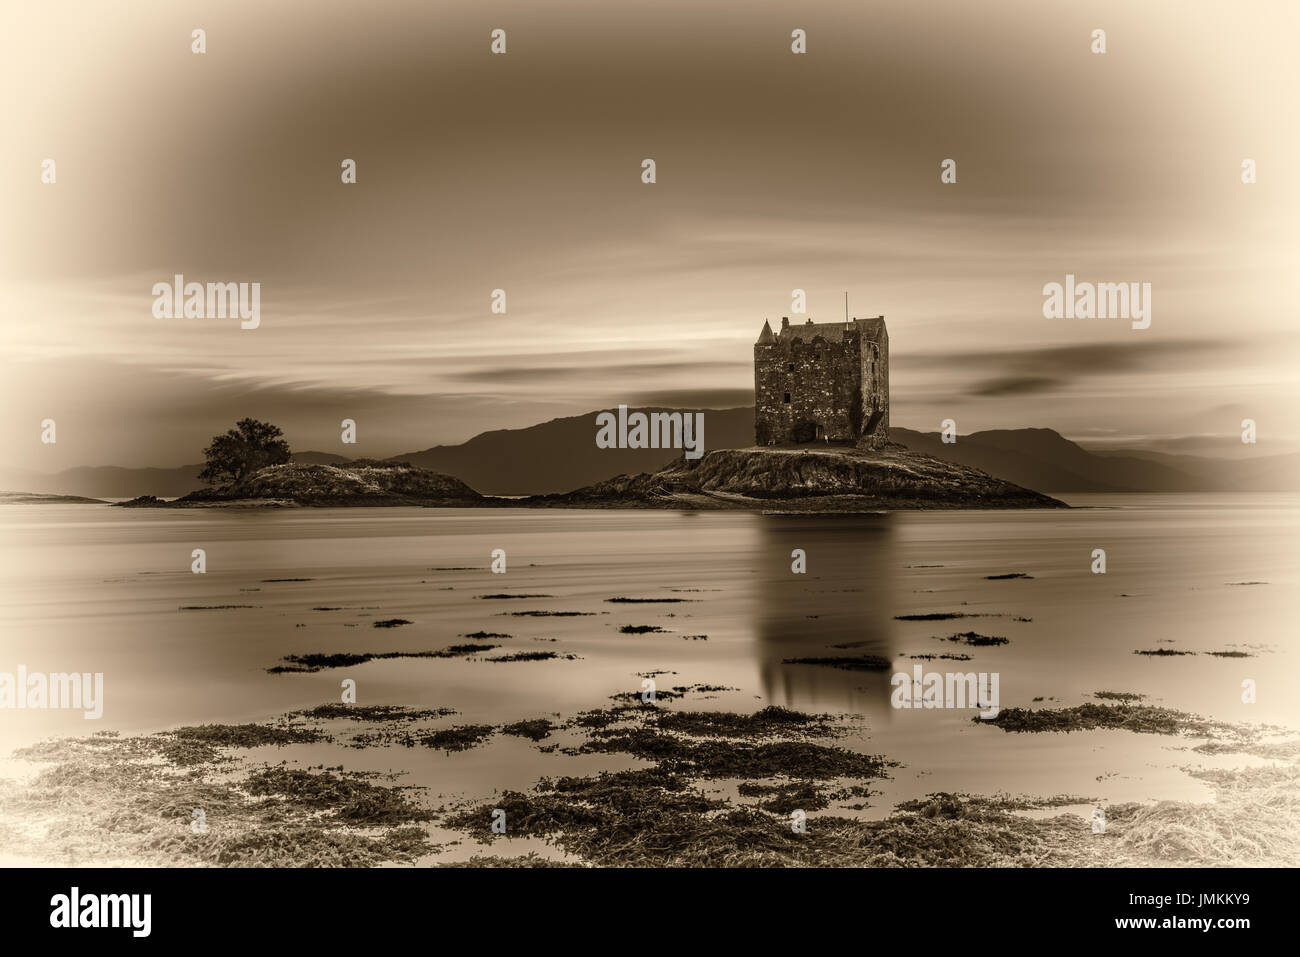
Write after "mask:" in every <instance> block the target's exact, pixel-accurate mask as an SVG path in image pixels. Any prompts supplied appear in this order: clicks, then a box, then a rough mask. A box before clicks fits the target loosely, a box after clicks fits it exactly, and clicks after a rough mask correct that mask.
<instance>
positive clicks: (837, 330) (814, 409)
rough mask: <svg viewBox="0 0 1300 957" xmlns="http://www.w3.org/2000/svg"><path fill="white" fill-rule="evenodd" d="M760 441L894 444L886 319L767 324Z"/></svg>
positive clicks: (757, 405) (761, 350) (758, 368)
mask: <svg viewBox="0 0 1300 957" xmlns="http://www.w3.org/2000/svg"><path fill="white" fill-rule="evenodd" d="M754 441H755V443H756V444H758V445H785V444H789V443H793V442H825V441H830V442H837V443H853V444H854V445H857V446H859V447H860V448H867V449H879V448H882V447H884V445H885V443H886V442H888V441H889V333H888V332H887V331H886V329H885V317H884V316H878V317H876V318H874V319H852V320H849V321H848V322H819V323H814V322H813V321H812V320H811V319H809V320H808V321H807V322H805V323H803V324H801V325H793V326H792V325H790V320H789V319H788V318H783V319H782V320H781V331H780V332H777V333H774V332H773V331H772V327H771V326H770V325H768V323H767V321H766V320H764V321H763V331H762V332H761V333H760V334H759V337H758V341H757V342H756V343H754Z"/></svg>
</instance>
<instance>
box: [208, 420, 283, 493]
mask: <svg viewBox="0 0 1300 957" xmlns="http://www.w3.org/2000/svg"><path fill="white" fill-rule="evenodd" d="M283 435H284V433H283V432H281V431H280V429H279V427H278V426H274V425H271V424H270V423H269V422H259V421H257V420H256V419H240V420H239V421H238V422H236V423H235V427H234V428H233V429H231V430H230V431H229V432H227V433H226V434H225V435H218V436H215V437H214V438H213V439H212V444H211V445H209V446H208V447H207V448H206V449H204V450H203V455H204V457H205V458H206V459H207V464H206V465H205V466H204V468H203V471H202V472H200V473H199V478H200V479H201V480H202V481H204V482H207V483H208V484H209V485H212V484H216V483H218V482H222V481H224V480H226V479H229V480H230V481H232V482H237V481H239V480H240V479H242V478H243V477H244V476H246V475H248V474H250V473H252V472H256V471H257V470H258V469H260V468H265V467H266V466H268V465H282V464H284V463H285V462H287V461H289V455H290V451H289V443H288V442H286V441H285V440H284V439H283V438H281V436H283Z"/></svg>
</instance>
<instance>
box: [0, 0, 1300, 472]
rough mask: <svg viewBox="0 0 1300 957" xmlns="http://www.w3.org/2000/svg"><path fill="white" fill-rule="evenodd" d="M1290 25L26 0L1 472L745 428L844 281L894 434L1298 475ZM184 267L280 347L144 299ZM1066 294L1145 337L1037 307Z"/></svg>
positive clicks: (8, 178) (1072, 6) (951, 2)
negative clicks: (251, 287)
mask: <svg viewBox="0 0 1300 957" xmlns="http://www.w3.org/2000/svg"><path fill="white" fill-rule="evenodd" d="M195 28H202V29H204V30H205V31H206V43H207V52H206V53H203V54H201V55H200V54H195V53H193V52H192V51H191V44H192V42H193V41H192V39H191V31H192V30H194V29H195ZM498 28H499V29H503V30H505V31H506V38H507V39H506V42H507V52H506V53H505V54H504V55H493V54H492V53H491V52H490V43H491V40H490V33H491V31H492V30H493V29H498ZM796 28H797V29H802V30H804V31H806V35H807V53H805V54H794V53H792V52H791V42H792V41H791V32H792V31H793V30H795V29H796ZM1095 29H1104V30H1105V31H1106V47H1107V52H1106V53H1104V54H1096V53H1093V52H1091V47H1092V45H1093V39H1092V32H1093V31H1094V30H1095ZM1297 39H1300V6H1297V5H1296V4H1294V3H1291V2H1287V0H1277V2H1260V0H1244V2H1242V0H1237V2H1146V3H1142V4H1133V3H1126V2H1115V3H1104V2H1098V3H1064V2H1054V0H1033V2H1018V0H1008V2H1000V3H997V4H973V3H969V2H966V0H938V2H927V3H914V2H903V0H900V2H893V0H885V2H873V3H870V4H865V3H860V2H853V3H847V2H824V0H808V2H800V3H797V4H795V3H772V2H753V0H746V2H743V3H742V2H730V0H726V2H711V3H699V2H679V0H670V2H654V3H649V2H632V3H619V4H608V3H595V2H560V3H545V4H540V3H537V2H536V0H530V2H508V0H507V2H497V3H492V4H469V3H459V4H437V5H434V4H425V3H414V2H407V3H398V2H389V0H377V2H369V3H366V4H356V3H344V2H336V0H311V2H276V3H265V2H246V0H237V2H223V3H220V4H217V3H212V2H198V3H192V4H191V3H187V4H176V3H173V2H150V0H136V2H133V3H131V4H129V5H105V4H102V3H98V2H60V0H50V2H43V3H41V4H5V5H4V6H3V8H0V108H3V115H4V117H5V131H4V137H3V147H2V148H0V176H2V177H3V181H4V183H5V184H6V186H7V189H6V190H5V198H4V207H5V209H4V215H3V216H2V217H0V222H2V224H0V395H2V396H3V400H4V415H3V416H2V417H0V442H2V443H3V448H4V449H5V450H6V453H7V454H6V461H5V462H4V464H5V465H6V466H9V467H18V468H29V469H37V470H41V471H55V470H58V469H61V468H67V467H71V466H76V465H107V464H112V465H127V466H143V465H154V466H176V465H181V464H186V463H190V462H195V461H198V460H200V458H201V449H202V448H203V446H204V445H206V444H207V441H208V440H209V439H210V437H211V436H212V435H213V434H215V433H218V432H221V431H224V430H225V429H226V428H229V427H230V426H231V425H232V424H233V422H234V421H235V419H237V418H240V417H243V416H254V417H256V418H261V419H266V420H269V421H271V422H274V423H276V424H278V425H280V426H281V427H282V428H283V429H284V431H285V433H286V435H287V437H288V439H289V441H290V443H291V445H292V446H293V447H294V448H295V449H317V450H321V451H330V452H339V453H346V454H354V455H365V456H375V457H382V456H388V455H395V454H399V453H402V452H408V451H414V450H418V449H423V448H427V447H429V446H432V445H436V444H442V443H456V442H461V441H464V440H466V439H468V438H470V437H471V436H473V435H475V434H477V433H478V432H481V431H484V430H487V429H496V428H514V427H522V426H527V425H531V424H535V423H537V422H541V421H544V420H547V419H550V418H554V417H558V416H564V415H574V414H580V413H585V412H589V411H592V410H596V409H601V408H611V407H613V406H616V405H618V404H620V403H626V404H629V405H635V404H654V405H665V406H671V407H675V408H682V409H701V408H728V407H734V406H740V405H749V404H752V401H753V371H752V345H753V342H754V340H755V339H756V338H757V336H758V333H759V331H760V329H761V328H762V324H763V321H764V320H765V319H767V320H771V321H772V323H773V325H777V324H779V322H780V319H781V317H782V316H786V315H789V316H791V317H792V319H795V321H802V320H803V319H805V318H807V316H810V317H811V318H813V319H814V320H816V321H838V320H842V319H843V318H844V308H845V306H844V296H845V293H846V292H847V294H848V299H849V309H850V313H851V314H852V315H861V316H874V315H884V316H885V317H886V321H887V323H888V327H889V334H890V346H891V363H890V366H891V375H892V381H891V420H892V424H893V425H896V426H905V427H908V428H913V429H918V430H922V431H935V430H938V429H939V428H940V424H941V422H942V421H943V420H945V419H952V420H954V421H955V422H956V424H957V428H958V431H959V432H961V433H963V434H965V433H969V432H973V431H979V430H983V429H992V428H1021V427H1040V428H1053V429H1056V430H1057V431H1059V432H1061V433H1062V434H1064V435H1066V436H1067V437H1069V438H1072V439H1075V440H1077V441H1080V442H1083V443H1085V444H1090V445H1094V446H1106V447H1116V448H1128V447H1133V448H1138V447H1140V448H1146V449H1152V450H1161V451H1167V452H1191V453H1196V454H1209V455H1222V456H1241V455H1265V454H1282V453H1289V452H1294V451H1297V450H1300V428H1298V427H1297V425H1296V424H1295V410H1296V409H1297V407H1298V405H1300V403H1298V402H1297V400H1300V385H1297V376H1296V360H1297V357H1298V356H1297V340H1296V332H1295V330H1296V329H1297V327H1298V323H1300V315H1298V314H1297V312H1298V308H1297V302H1300V298H1298V297H1297V295H1296V292H1295V283H1296V279H1297V277H1298V276H1300V268H1298V267H1300V240H1297V236H1296V232H1297V230H1296V224H1297V223H1298V222H1300V183H1298V179H1297V175H1296V169H1295V163H1296V157H1297V155H1300V150H1297V146H1298V145H1300V143H1298V142H1297V139H1298V138H1300V133H1297V124H1296V122H1295V106H1294V105H1295V102H1296V100H1297V93H1300V66H1297V63H1300V57H1297V56H1296V55H1295V48H1296V42H1297ZM51 158H52V159H54V160H55V162H56V181H55V183H53V184H48V183H42V182H41V172H42V162H43V161H44V160H46V159H51ZM348 158H350V159H354V160H355V161H356V164H357V182H356V183H355V184H344V183H342V182H341V181H340V172H341V170H340V164H341V163H342V161H343V160H344V159H348ZM646 158H651V159H653V160H654V161H655V163H656V182H655V183H653V184H645V183H643V182H642V180H641V174H642V161H643V160H644V159H646ZM949 158H951V159H954V160H955V161H956V164H957V165H956V172H957V182H956V183H952V184H945V183H942V182H941V181H940V172H941V170H940V164H941V163H942V161H943V160H945V159H949ZM1246 158H1250V159H1253V160H1255V163H1256V168H1257V176H1258V181H1257V182H1256V183H1254V184H1250V185H1246V184H1243V183H1242V181H1241V164H1242V161H1243V159H1246ZM177 273H180V274H182V275H184V276H185V278H186V280H188V281H198V282H208V281H213V282H259V283H261V297H262V299H261V323H260V326H259V327H258V328H257V329H241V328H240V327H239V323H238V322H237V321H231V320H221V319H183V318H176V319H171V318H157V317H155V316H154V314H153V300H154V296H153V293H152V288H153V285H154V284H155V283H157V282H170V281H171V278H172V276H173V275H175V274H177ZM1067 273H1070V274H1074V275H1076V276H1077V277H1078V280H1079V281H1093V282H1138V283H1148V282H1149V283H1151V286H1152V317H1151V325H1150V327H1149V328H1147V329H1133V328H1131V325H1130V323H1129V322H1127V321H1124V320H1122V319H1121V320H1116V319H1048V318H1045V317H1044V315H1043V300H1044V295H1043V286H1044V285H1045V284H1046V283H1050V282H1064V279H1065V276H1066V274H1067ZM498 288H500V289H504V290H505V291H506V302H507V311H506V314H504V315H500V314H493V313H492V312H491V309H490V305H491V296H492V291H493V290H494V289H498ZM795 289H803V290H805V291H806V294H807V303H808V314H807V316H797V317H796V316H795V314H794V313H793V311H792V301H791V300H792V291H793V290H795ZM46 418H53V419H54V420H55V421H56V423H57V442H56V443H54V444H53V445H50V444H43V443H42V442H41V422H42V420H43V419H46ZM344 418H352V419H354V420H356V422H357V423H358V428H357V435H358V443H357V445H355V446H343V445H341V443H340V425H339V423H340V421H341V420H342V419H344ZM1243 418H1252V419H1254V420H1255V421H1256V422H1257V427H1258V443H1257V444H1256V445H1253V446H1245V445H1243V444H1242V442H1241V440H1240V433H1241V421H1242V419H1243ZM593 435H594V427H593Z"/></svg>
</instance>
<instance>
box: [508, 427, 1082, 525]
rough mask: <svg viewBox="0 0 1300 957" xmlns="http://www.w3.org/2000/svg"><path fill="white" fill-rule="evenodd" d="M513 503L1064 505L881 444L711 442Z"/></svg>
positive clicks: (812, 507) (831, 508)
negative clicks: (697, 452)
mask: <svg viewBox="0 0 1300 957" xmlns="http://www.w3.org/2000/svg"><path fill="white" fill-rule="evenodd" d="M518 504H526V505H542V506H558V507H569V508H685V509H758V510H782V511H798V512H811V511H817V512H863V511H878V510H881V509H931V508H1068V507H1069V506H1068V505H1066V504H1065V503H1064V502H1062V501H1059V500H1058V499H1054V498H1052V497H1051V496H1048V495H1044V494H1042V493H1041V492H1035V491H1032V490H1031V489H1027V488H1022V487H1020V486H1019V485H1013V484H1012V483H1010V482H1006V481H1003V480H1002V479H998V478H994V477H993V476H991V475H989V474H988V473H986V472H981V471H980V470H979V469H975V468H970V467H968V466H965V465H958V464H957V463H955V462H946V461H944V460H942V459H936V458H932V457H931V456H928V455H922V454H920V453H917V452H913V451H911V450H910V449H908V448H906V447H904V446H902V445H897V444H894V443H889V444H887V445H885V446H884V448H882V449H880V450H878V451H868V450H865V449H861V448H854V447H851V446H850V447H834V446H832V447H828V448H825V449H818V448H810V447H800V448H771V447H764V448H750V449H717V450H715V451H712V452H709V453H707V454H706V455H705V456H704V457H703V458H702V459H699V460H698V461H695V462H692V461H689V460H687V459H685V458H682V459H679V460H677V461H676V462H673V463H671V464H670V465H668V466H666V467H665V468H662V469H660V470H659V471H658V472H655V473H653V474H642V475H635V476H628V475H620V476H618V477H617V478H612V479H608V480H607V481H604V482H599V483H597V484H595V485H591V486H588V487H587V488H582V489H578V490H577V491H573V492H568V493H565V494H563V495H538V496H533V497H531V498H529V499H525V500H523V501H522V502H519V503H518Z"/></svg>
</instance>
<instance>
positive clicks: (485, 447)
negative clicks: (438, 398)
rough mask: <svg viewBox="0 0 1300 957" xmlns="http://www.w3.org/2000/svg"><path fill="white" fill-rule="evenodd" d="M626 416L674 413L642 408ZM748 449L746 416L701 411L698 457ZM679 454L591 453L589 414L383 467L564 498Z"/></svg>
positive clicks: (750, 428)
mask: <svg viewBox="0 0 1300 957" xmlns="http://www.w3.org/2000/svg"><path fill="white" fill-rule="evenodd" d="M628 411H629V412H647V413H648V412H675V411H680V410H677V409H665V408H660V407H649V406H647V407H645V408H639V409H629V410H628ZM753 444H754V410H753V408H743V409H706V410H704V447H705V449H736V448H746V447H748V446H750V445H753ZM681 455H682V452H681V449H601V448H597V447H596V412H588V413H587V414H586V415H574V416H570V417H568V418H565V419H551V420H550V421H549V422H543V423H541V424H540V425H533V426H529V427H528V428H526V429H500V430H497V431H495V432H483V433H481V434H479V435H476V436H474V438H472V439H470V440H469V441H468V442H465V443H464V444H462V445H437V446H434V447H433V448H431V449H425V450H423V451H422V452H407V453H405V454H403V455H394V456H393V457H392V458H391V459H390V460H389V461H394V462H396V461H401V462H410V463H411V464H412V465H418V466H419V467H420V468H425V469H431V470H432V471H435V472H445V473H446V474H448V475H454V476H456V477H457V478H458V479H460V480H461V481H462V482H465V483H467V484H468V485H470V486H471V487H472V488H475V489H477V490H478V491H479V492H482V493H483V494H484V495H544V494H548V493H558V492H571V491H573V490H574V489H577V488H582V487H584V486H587V485H594V484H596V483H597V482H599V481H601V480H602V479H607V478H613V477H614V476H615V475H637V474H639V473H641V472H657V471H658V470H659V469H661V468H663V467H664V466H665V465H667V464H668V463H669V462H671V461H673V460H674V459H678V458H681Z"/></svg>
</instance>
